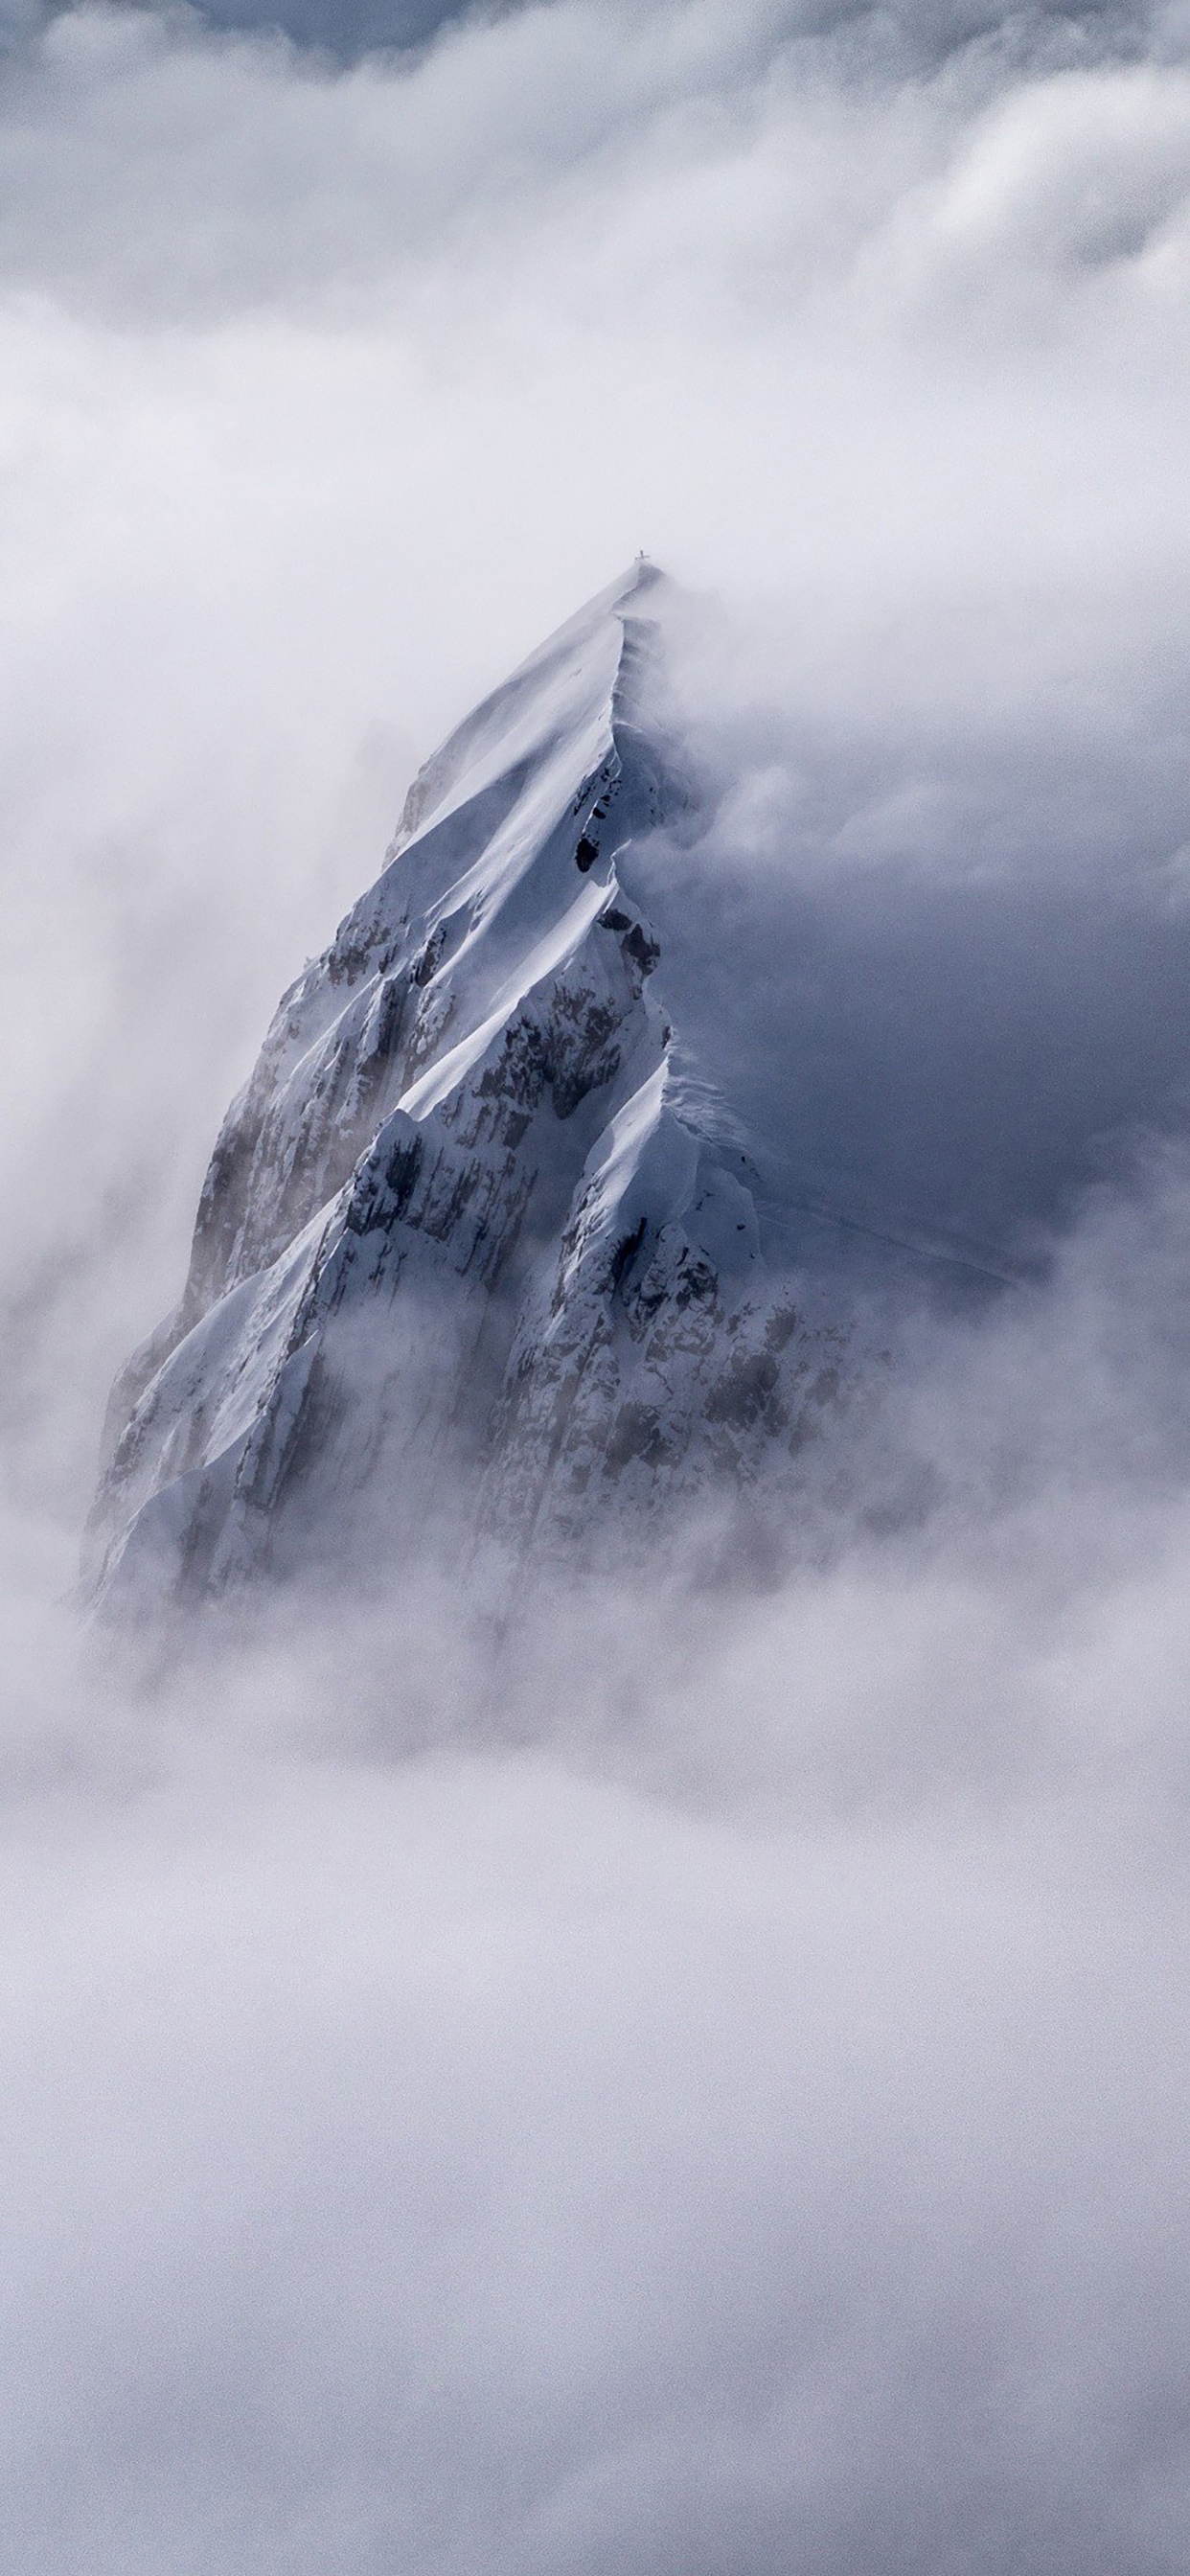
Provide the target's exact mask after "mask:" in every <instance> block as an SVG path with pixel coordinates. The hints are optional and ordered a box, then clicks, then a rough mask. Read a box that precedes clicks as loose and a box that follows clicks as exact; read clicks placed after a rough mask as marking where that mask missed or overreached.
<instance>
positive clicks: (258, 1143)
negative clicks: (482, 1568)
mask: <svg viewBox="0 0 1190 2576" xmlns="http://www.w3.org/2000/svg"><path fill="white" fill-rule="evenodd" d="M663 590H664V583H663V577H662V576H661V575H660V574H659V573H658V572H657V571H656V569H655V568H654V567H653V566H652V565H650V564H648V563H647V562H646V561H645V560H644V559H643V558H642V559H640V560H639V561H638V563H637V564H636V565H635V566H634V568H633V569H632V571H631V572H630V573H629V574H628V575H627V576H626V577H625V579H624V580H622V581H620V582H618V583H616V584H614V585H613V586H612V587H611V588H610V589H608V590H606V591H604V592H602V593H601V594H600V595H599V596H598V597H597V598H596V599H595V600H593V601H592V602H591V603H590V605H589V606H588V607H587V608H586V609H584V610H583V611H582V612H581V613H580V615H579V616H577V617H576V618H574V619H573V620H572V621H571V622H570V623H569V624H568V625H566V626H564V627H563V628H562V629H561V630H560V632H559V633H558V634H556V635H555V636H553V637H551V639H550V640H549V642H548V643H547V644H545V645H544V646H543V647H542V648H541V650H540V651H539V652H538V653H536V654H534V655H533V656H532V657H531V659H530V660H529V661H528V662H526V663H525V664H524V665H523V667H522V668H521V669H520V670H519V671H517V672H516V673H515V674H514V675H513V677H512V678H511V679H510V680H509V681H508V682H507V684H506V685H505V686H504V687H503V688H501V689H498V690H497V691H496V692H495V693H494V695H493V696H491V697H490V698H489V699H487V700H486V701H485V703H484V704H483V705H482V706H481V707H479V708H478V709H477V710H476V712H475V713H474V714H473V715H472V716H471V717H469V718H468V720H467V721H466V723H464V724H463V725H461V726H460V727H459V729H458V730H457V732H455V733H454V734H453V735H452V736H451V737H450V739H449V740H448V741H447V742H446V743H445V744H444V746H443V747H442V749H441V750H440V751H439V752H438V753H437V754H436V755H435V757H434V758H433V759H432V760H431V761H430V762H429V763H428V764H427V766H426V767H425V768H424V769H423V770H422V771H421V773H420V774H419V776H418V778H417V779H416V780H415V782H414V785H413V787H412V789H411V791H410V794H409V798H408V800H407V803H406V808H405V813H404V816H403V819H402V823H401V827H400V830H399V832H398V834H397V837H396V840H395V841H394V843H393V845H392V848H391V850H390V852H389V854H388V857H387V859H386V863H385V866H384V869H383V871H382V873H381V875H380V877H379V878H378V880H377V882H376V884H375V885H374V886H373V887H372V888H371V889H370V890H369V892H368V893H367V894H366V895H364V897H363V898H362V900H361V901H360V902H359V903H358V904H357V905H356V906H355V908H354V910H353V911H352V912H350V913H349V914H348V916H347V918H346V920H345V921H343V922H342V923H341V925H340V927H339V930H338V931H337V933H336V935H335V938H334V940H333V941H332V943H331V945H330V947H329V948H328V949H327V950H326V951H325V952H324V953H323V955H322V956H321V957H319V958H318V959H316V960H315V961H314V962H313V963H312V964H311V965H309V966H307V967H306V969H305V971H304V973H303V974H302V975H301V976H300V977H299V978H298V980H297V982H296V983H295V984H294V985H293V986H292V987H291V989H290V991H289V992H288V993H287V994H286V995H285V997H284V999H283V1001H282V1003H281V1005H280V1008H279V1010H278V1012H277V1015H276V1018H275V1019H274V1022H273V1025H272V1028H271V1029H270V1031H269V1033H268V1036H267V1037H266V1040H265V1044H264V1047H263V1050H262V1052H261V1056H260V1059H259V1061H258V1063H257V1066H256V1069H255V1071H254V1073H253V1075H252V1078H251V1080H250V1082H249V1083H248V1085H247V1087H246V1089H245V1090H244V1092H243V1093H242V1094H241V1095H240V1097H239V1098H238V1099H237V1100H236V1101H235V1102H234V1103H233V1105H232V1108H231V1110H230V1111H229V1113H228V1116H227V1119H226V1121H225V1123H224V1126H223V1130H222V1133H221V1135H220V1137H219V1140H218V1143H217V1145H216V1148H215V1153H214V1156H213V1159H212V1162H211V1166H210V1170H209V1172H208V1175H207V1180H206V1184H205V1186H204V1190H203V1194H202V1201H201V1205H200V1208H199V1215H198V1223H197V1227H196V1231H195V1237H194V1246H193V1252H192V1256H191V1263H190V1273H189V1278H188V1280H187V1284H186V1289H185V1292H184V1295H183V1298H182V1301H181V1304H180V1306H179V1308H178V1310H177V1312H176V1314H175V1315H174V1316H172V1317H171V1318H170V1319H169V1320H168V1321H167V1322H166V1323H165V1324H164V1325H163V1326H162V1327H161V1329H160V1331H159V1332H158V1333H157V1334H156V1335H155V1336H154V1337H153V1339H152V1341H151V1342H150V1343H149V1344H148V1346H147V1347H146V1349H145V1350H144V1351H143V1352H142V1353H140V1354H138V1356H137V1357H136V1358H135V1359H134V1360H133V1362H132V1363H131V1364H130V1367H129V1369H128V1371H127V1372H126V1373H125V1375H124V1377H123V1379H122V1380H121V1382H120V1384H119V1386H118V1387H117V1390H116V1394H115V1397H114V1399H113V1420H112V1426H111V1428H112V1433H113V1444H112V1449H111V1455H110V1464H109V1466H108V1469H107V1473H106V1476H105V1480H104V1484H103V1488H102V1491H101V1495H100V1498H99V1504H98V1508H97V1514H96V1522H97V1528H98V1530H99V1532H100V1534H101V1538H102V1541H103V1548H102V1556H101V1563H100V1570H99V1586H100V1590H101V1591H102V1592H103V1593H105V1594H110V1593H111V1592H112V1591H113V1590H118V1591H119V1592H120V1593H121V1595H122V1596H123V1597H127V1596H128V1595H129V1594H130V1593H133V1594H135V1593H137V1592H147V1593H148V1594H149V1595H151V1596H154V1597H160V1595H161V1594H162V1593H163V1592H169V1591H178V1590H180V1591H182V1592H183V1593H189V1594H196V1593H197V1594H201V1593H203V1592H207V1591H210V1590H212V1589H220V1588H222V1587H223V1586H225V1585H226V1584H228V1583H234V1582H237V1581H239V1580H240V1579H242V1578H243V1577H245V1576H247V1575H249V1574H252V1573H256V1572H259V1571H261V1570H263V1569H264V1568H266V1567H268V1568H269V1569H271V1570H274V1571H283V1570H288V1569H292V1568H293V1567H295V1566H297V1565H299V1564H303V1563H309V1562H310V1561H311V1560H312V1559H313V1558H318V1557H325V1556H326V1554H327V1552H328V1550H329V1551H330V1553H331V1554H332V1555H333V1554H335V1553H336V1552H338V1553H339V1554H340V1555H341V1554H342V1551H343V1548H344V1545H345V1543H346V1533H347V1532H348V1531H350V1532H351V1544H352V1545H353V1546H356V1547H358V1546H360V1545H362V1544H363V1543H364V1541H363V1538H362V1531H363V1528H364V1525H365V1522H366V1523H367V1526H368V1528H369V1530H370V1532H371V1541H370V1543H375V1541H376V1535H377V1532H382V1534H383V1535H382V1537H381V1539H380V1545H381V1547H382V1551H384V1550H387V1551H392V1550H394V1549H398V1548H400V1547H401V1546H403V1545H408V1544H409V1542H410V1539H411V1536H412V1535H413V1533H414V1532H415V1531H416V1533H417V1534H418V1536H419V1537H420V1536H424V1535H425V1532H426V1530H427V1528H429V1527H430V1526H432V1524H433V1522H434V1519H435V1515H436V1513H437V1512H439V1511H441V1510H444V1509H445V1503H446V1495H447V1491H448V1486H449V1487H450V1489H451V1490H453V1479H454V1477H455V1476H456V1475H457V1473H458V1472H461V1473H463V1474H464V1475H465V1476H466V1477H467V1478H468V1479H469V1482H470V1489H471V1499H470V1501H469V1503H468V1507H467V1510H466V1512H465V1513H464V1515H463V1517H464V1519H465V1521H466V1523H467V1526H468V1530H469V1531H470V1530H474V1531H479V1530H485V1531H489V1532H491V1531H494V1532H497V1533H500V1534H501V1535H502V1536H503V1537H504V1538H506V1539H507V1538H511V1537H514V1536H517V1535H519V1536H520V1537H521V1538H522V1539H523V1538H524V1537H525V1536H526V1535H528V1534H529V1533H530V1532H533V1531H535V1530H537V1529H539V1528H540V1527H541V1526H542V1524H543V1517H544V1523H545V1525H546V1526H547V1527H548V1528H549V1529H550V1530H551V1531H553V1532H554V1533H555V1534H561V1533H564V1532H566V1531H574V1530H577V1529H580V1528H585V1527H587V1526H588V1525H590V1524H592V1523H595V1522H598V1521H599V1520H600V1519H601V1518H602V1517H604V1516H605V1515H606V1507H607V1506H608V1504H609V1503H611V1502H612V1501H613V1500H614V1504H615V1507H616V1511H617V1512H619V1511H620V1510H622V1509H628V1510H630V1511H631V1510H639V1509H646V1510H647V1509H652V1508H654V1507H656V1506H657V1505H658V1504H659V1503H661V1502H662V1501H665V1500H670V1501H672V1500H673V1499H674V1498H675V1497H678V1496H683V1497H688V1496H690V1495H692V1494H695V1493H697V1492H698V1491H700V1490H701V1489H702V1488H704V1487H705V1486H706V1485H707V1483H708V1482H709V1481H710V1480H711V1479H713V1478H717V1477H719V1476H721V1475H724V1474H726V1475H728V1476H729V1477H730V1478H731V1479H732V1480H733V1482H734V1483H735V1484H737V1485H738V1484H739V1483H741V1482H743V1483H747V1482H748V1481H749V1480H750V1479H752V1478H754V1477H755V1475H756V1474H757V1473H758V1472H760V1471H761V1469H762V1467H763V1468H764V1469H765V1470H766V1471H767V1470H768V1469H769V1468H770V1467H771V1465H772V1464H773V1462H774V1460H775V1459H777V1458H779V1459H781V1460H782V1461H783V1462H785V1463H786V1464H788V1462H789V1461H791V1460H796V1457H797V1455H798V1453H799V1451H800V1449H801V1448H802V1447H803V1446H804V1443H805V1440H806V1437H807V1435H808V1432H809V1430H810V1429H812V1428H813V1427H815V1421H816V1415H817V1414H818V1413H819V1412H821V1410H822V1408H823V1407H824V1406H825V1407H829V1406H830V1405H832V1404H833V1403H834V1401H835V1399H836V1395H837V1391H838V1366H837V1364H838V1357H839V1348H840V1341H841V1333H840V1330H839V1328H838V1326H837V1325H832V1324H830V1323H829V1322H828V1323H826V1324H823V1323H816V1324H814V1325H811V1324H810V1323H808V1322H807V1320H806V1319H805V1317H804V1315H802V1314H800V1313H799V1312H798V1311H797V1310H796V1309H795V1307H794V1306H793V1305H792V1304H790V1303H789V1301H788V1299H784V1300H782V1298H780V1297H779V1296H778V1294H777V1291H776V1286H775V1283H774V1281H773V1280H772V1279H771V1278H769V1277H767V1276H766V1274H765V1271H764V1267H763V1265H762V1263H761V1260H760V1231H759V1227H758V1222H757V1214H756V1207H755V1204H754V1200H753V1196H752V1190H751V1186H750V1181H751V1167H750V1163H749V1158H748V1155H747V1153H746V1151H745V1149H744V1148H743V1146H742V1145H740V1144H739V1143H737V1142H735V1141H734V1138H733V1137H732V1135H731V1132H730V1121H726V1122H725V1120H724V1118H723V1116H722V1114H721V1112H720V1110H719V1108H718V1107H717V1106H715V1105H713V1104H709V1105H708V1107H707V1108H706V1109H705V1110H704V1108H703V1106H702V1105H701V1104H700V1097H699V1094H698V1091H697V1087H696V1086H693V1085H691V1084H690V1082H689V1081H686V1082H684V1083H682V1084H680V1085H675V1083H674V1081H673V1078H672V1066H671V1056H672V1049H673V1045H674V1028H673V1024H672V1021H671V1019H670V1017H669V1015H668V1013H667V1010H666V1007H665V1002H664V998H663V992H662V990H661V989H659V988H662V987H663V986H664V972H663V961H662V971H661V972H659V973H657V974H655V970H656V969H658V966H659V949H658V943H657V940H656V938H655V936H654V933H653V930H652V928H651V926H650V923H649V920H648V918H647V917H646V915H645V913H644V912H643V910H642V908H641V906H640V904H639V902H638V901H637V900H636V898H635V895H634V891H633V879H634V857H635V854H636V853H637V852H638V851H639V850H640V849H641V848H642V847H643V845H644V843H645V842H646V840H647V839H648V836H649V835H650V834H651V833H652V832H653V831H654V830H655V829H656V827H657V826H658V825H659V824H660V823H661V822H662V820H663V819H664V818H665V816H666V815H667V813H669V814H672V812H673V811H674V810H675V809H680V807H681V805H682V801H683V795H684V791H683V789H682V788H681V787H680V786H679V785H678V784H677V783H676V782H675V780H674V779H673V777H672V775H671V774H670V772H669V771H668V769H667V762H666V756H665V751H664V747H663V745H662V744H661V742H660V740H659V738H658V737H657V735H656V733H655V731H653V730H651V729H650V725H649V723H648V721H647V716H646V703H645V702H646V700H647V697H648V685H647V684H648V679H649V674H650V670H651V667H652V664H653V661H654V658H655V649H656V648H655V620H654V617H653V616H652V614H651V611H652V610H653V609H655V608H656V607H657V605H658V604H659V597H660V594H661V593H662V592H663Z"/></svg>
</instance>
